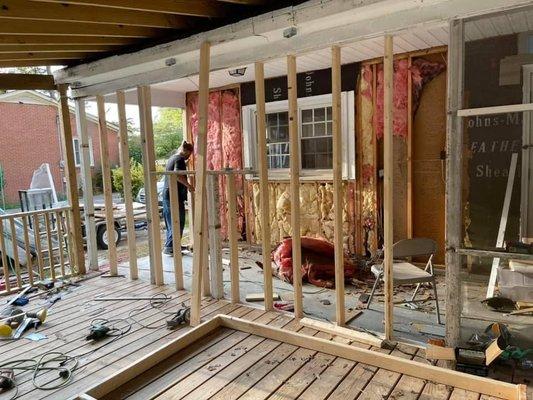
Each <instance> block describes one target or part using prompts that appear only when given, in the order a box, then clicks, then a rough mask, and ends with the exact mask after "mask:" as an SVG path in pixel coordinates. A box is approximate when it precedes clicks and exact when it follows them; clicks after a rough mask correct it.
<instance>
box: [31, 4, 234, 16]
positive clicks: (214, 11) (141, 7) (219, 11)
mask: <svg viewBox="0 0 533 400" xmlns="http://www.w3.org/2000/svg"><path fill="white" fill-rule="evenodd" d="M33 1H36V2H45V3H59V4H74V5H88V6H89V5H90V6H98V7H106V8H115V9H122V10H133V11H148V12H154V13H165V14H179V15H190V16H194V17H224V16H226V15H227V11H226V7H224V5H223V4H221V3H219V2H218V1H216V0H194V1H191V0H150V1H147V0H33Z"/></svg>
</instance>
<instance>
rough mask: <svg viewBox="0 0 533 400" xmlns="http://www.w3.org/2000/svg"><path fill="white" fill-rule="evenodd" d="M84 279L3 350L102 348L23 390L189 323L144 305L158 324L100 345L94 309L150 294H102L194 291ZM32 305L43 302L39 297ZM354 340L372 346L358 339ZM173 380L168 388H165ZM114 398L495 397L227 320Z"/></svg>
mask: <svg viewBox="0 0 533 400" xmlns="http://www.w3.org/2000/svg"><path fill="white" fill-rule="evenodd" d="M81 285H82V286H81V287H79V288H77V289H76V290H75V291H74V292H72V293H70V294H67V295H64V297H63V299H62V300H60V301H59V302H58V303H57V304H56V305H54V307H52V308H51V310H50V314H49V318H48V320H47V321H46V323H45V324H44V325H43V326H42V327H41V328H40V329H39V332H41V333H43V334H45V335H46V336H47V339H46V340H42V341H39V342H31V341H29V340H26V339H21V340H19V341H13V342H0V355H1V359H2V360H9V359H20V358H28V357H32V358H33V357H39V356H40V355H42V354H44V353H46V352H50V351H59V352H63V353H68V354H70V355H73V356H75V355H80V354H84V353H87V352H88V351H90V350H94V352H91V353H89V354H86V355H85V356H83V357H81V358H80V360H79V362H80V364H79V367H78V369H77V370H76V371H75V373H74V377H73V380H72V382H71V384H69V385H68V386H65V387H63V388H60V389H57V390H52V391H44V390H40V389H37V388H35V386H34V384H33V383H32V379H31V373H28V372H25V373H22V374H19V375H18V376H17V382H18V385H19V386H18V390H19V394H18V397H17V398H18V399H32V400H35V399H54V400H55V399H68V398H71V397H73V396H75V395H76V394H78V393H81V392H84V391H85V390H86V389H87V388H89V387H91V386H92V385H94V384H96V383H98V382H100V381H101V380H103V379H104V378H107V377H109V376H110V375H111V374H112V373H114V372H116V371H118V370H120V369H122V368H124V367H126V366H129V365H130V364H131V363H132V362H133V361H136V360H138V359H139V358H140V357H142V356H144V355H146V354H148V353H150V352H152V351H153V350H155V349H157V348H159V347H161V346H162V345H164V344H166V343H168V342H169V341H170V340H172V339H174V338H176V337H179V336H181V335H183V334H185V333H186V332H187V331H188V330H189V329H190V328H189V327H183V328H182V329H179V330H176V331H170V330H167V329H166V328H165V327H164V323H165V320H166V319H168V318H169V316H168V315H167V314H163V313H161V312H160V311H159V310H156V309H154V308H152V307H145V308H144V309H143V310H140V311H134V312H135V315H136V319H137V320H139V321H141V322H142V323H143V324H144V325H152V326H153V327H155V329H148V328H146V327H142V326H140V325H138V324H133V326H132V328H131V331H130V332H128V333H127V334H126V335H125V336H123V337H121V338H120V339H118V340H116V341H114V342H112V343H110V344H108V345H105V346H103V347H101V346H102V342H101V343H98V344H96V345H95V344H92V343H90V342H87V341H86V340H85V336H86V335H87V333H88V328H89V324H90V322H91V321H92V320H93V319H95V318H107V319H114V318H126V317H128V315H129V313H130V312H131V311H132V310H135V309H137V308H141V307H143V306H146V304H147V302H146V301H135V302H130V301H109V302H94V301H92V300H93V298H94V296H95V295H100V294H105V295H113V296H126V295H127V296H132V295H133V296H151V295H154V294H156V293H166V294H168V295H172V296H175V297H177V298H178V302H179V303H181V302H185V303H187V302H188V301H189V298H190V297H189V294H188V293H187V292H184V291H182V292H176V291H175V290H174V289H173V288H171V287H168V286H163V287H154V286H151V285H150V284H148V283H146V282H142V281H134V282H131V281H127V280H125V279H123V278H122V279H120V278H107V279H104V278H94V279H90V280H87V281H84V282H82V283H81ZM32 303H33V302H32ZM174 304H177V303H174ZM34 305H35V306H37V303H35V304H34ZM220 313H223V314H229V315H233V316H237V317H240V318H243V319H248V320H253V321H256V322H260V323H264V324H269V325H272V326H276V327H283V328H284V329H290V330H294V331H299V332H301V333H305V334H308V335H316V336H318V337H323V338H327V339H332V340H337V341H342V342H343V343H347V341H346V340H344V339H342V338H338V337H335V338H332V337H331V336H330V335H327V334H324V333H321V332H317V331H315V330H312V329H309V328H305V327H301V326H299V324H297V323H296V322H295V321H294V320H293V319H292V318H291V317H290V316H288V315H285V314H280V313H277V312H264V311H262V310H259V309H254V308H250V307H247V306H244V305H233V304H230V303H228V302H227V301H217V300H212V299H206V300H204V301H203V303H202V315H203V318H204V319H208V318H210V317H213V316H215V315H216V314H220ZM352 345H354V346H362V347H365V348H368V346H363V345H361V344H357V343H352ZM375 350H376V351H385V350H382V349H375ZM391 353H392V354H394V355H397V356H400V357H405V358H410V359H417V360H419V361H422V362H426V361H425V358H424V357H423V354H422V353H421V351H420V350H418V349H416V348H414V347H410V346H405V345H398V346H397V348H396V349H395V350H393V351H392V352H391ZM54 374H55V375H54ZM56 376H57V373H56V372H50V373H47V374H45V375H43V376H42V377H40V378H39V379H38V381H39V382H44V381H46V380H50V379H51V378H56ZM56 381H57V382H59V380H56ZM167 388H168V389H169V390H168V391H163V389H167ZM162 391H163V393H162V394H160V393H161V392H162ZM158 394H160V395H158ZM8 395H9V396H8ZM11 396H12V394H10V393H6V394H5V395H3V396H2V395H0V400H3V399H9V398H10V397H11ZM106 398H107V399H121V398H130V399H149V398H158V399H159V398H160V399H182V398H186V399H190V400H196V399H208V398H209V399H219V400H229V399H237V398H239V399H266V398H269V399H295V398H299V399H326V398H327V399H359V400H362V399H383V398H390V399H400V398H401V399H443V400H458V399H467V400H468V399H483V400H489V399H492V398H491V397H488V396H481V397H480V396H479V395H478V394H475V393H467V392H465V391H462V390H458V389H453V388H450V387H446V386H444V385H439V384H434V383H431V382H426V381H424V380H421V379H417V378H413V377H409V376H402V375H400V374H398V373H395V372H391V371H387V370H384V369H377V368H375V367H372V366H369V365H364V364H361V363H355V362H353V361H348V360H345V359H341V358H336V357H334V356H331V355H327V354H322V353H317V352H314V351H311V350H307V349H303V348H298V347H295V346H292V345H288V344H284V343H280V342H276V341H273V340H270V339H264V338H261V337H258V336H254V335H249V334H246V333H243V332H239V331H232V330H229V329H226V328H224V329H222V330H219V331H217V332H215V333H213V334H212V335H209V336H208V337H206V338H204V339H202V340H201V341H199V342H197V343H195V345H194V346H190V348H187V349H186V350H185V351H182V352H180V353H179V354H178V355H176V356H175V357H173V358H170V359H169V360H166V361H165V362H164V363H161V364H160V365H158V367H157V368H154V369H152V370H150V371H149V373H146V374H144V375H142V376H140V377H139V378H137V379H135V380H134V381H131V382H129V383H128V384H126V385H124V386H123V387H121V388H120V390H117V391H115V392H113V393H111V394H110V395H108V396H107V397H106Z"/></svg>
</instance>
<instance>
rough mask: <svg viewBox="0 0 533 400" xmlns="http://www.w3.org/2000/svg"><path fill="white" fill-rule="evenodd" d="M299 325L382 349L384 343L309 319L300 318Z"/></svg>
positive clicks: (373, 337)
mask: <svg viewBox="0 0 533 400" xmlns="http://www.w3.org/2000/svg"><path fill="white" fill-rule="evenodd" d="M300 325H302V326H305V327H307V328H311V329H316V330H318V331H322V332H326V333H329V334H331V335H335V336H340V337H343V338H347V339H350V340H355V341H356V342H359V343H364V344H368V345H371V346H375V347H379V348H380V347H382V346H383V344H384V341H383V340H381V339H380V338H378V337H376V336H373V335H371V334H369V333H366V332H358V331H355V330H353V329H350V328H345V327H342V326H335V325H333V324H330V323H328V322H324V321H317V320H314V319H311V318H302V319H301V320H300Z"/></svg>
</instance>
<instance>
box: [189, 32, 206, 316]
mask: <svg viewBox="0 0 533 400" xmlns="http://www.w3.org/2000/svg"><path fill="white" fill-rule="evenodd" d="M209 53H210V45H209V42H203V43H202V45H201V47H200V82H199V83H200V87H199V94H198V138H197V143H196V151H197V153H196V174H195V176H196V179H195V183H196V188H195V192H194V198H195V201H194V203H195V204H194V246H195V248H194V256H193V271H192V287H191V325H192V326H196V325H198V324H199V323H200V306H201V301H202V272H203V271H202V270H203V268H202V262H203V260H204V257H203V252H204V251H206V249H204V242H205V241H204V239H203V236H204V235H205V233H204V221H203V218H204V215H205V212H204V199H205V182H206V176H205V175H206V172H205V171H206V169H207V159H206V152H207V111H208V110H207V108H208V97H209Z"/></svg>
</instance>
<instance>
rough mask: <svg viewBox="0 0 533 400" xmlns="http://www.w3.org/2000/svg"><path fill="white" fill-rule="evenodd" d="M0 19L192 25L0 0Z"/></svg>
mask: <svg viewBox="0 0 533 400" xmlns="http://www.w3.org/2000/svg"><path fill="white" fill-rule="evenodd" d="M0 18H13V19H14V18H16V19H24V20H28V19H29V20H36V21H59V22H83V23H102V24H120V25H129V26H146V27H151V28H165V29H180V28H186V27H190V26H191V22H192V21H190V18H189V19H187V18H186V17H183V16H181V15H170V14H157V13H152V12H139V11H130V10H116V9H112V8H107V9H106V8H102V7H89V6H78V5H71V4H60V3H49V4H43V3H37V2H34V1H29V0H0Z"/></svg>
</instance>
